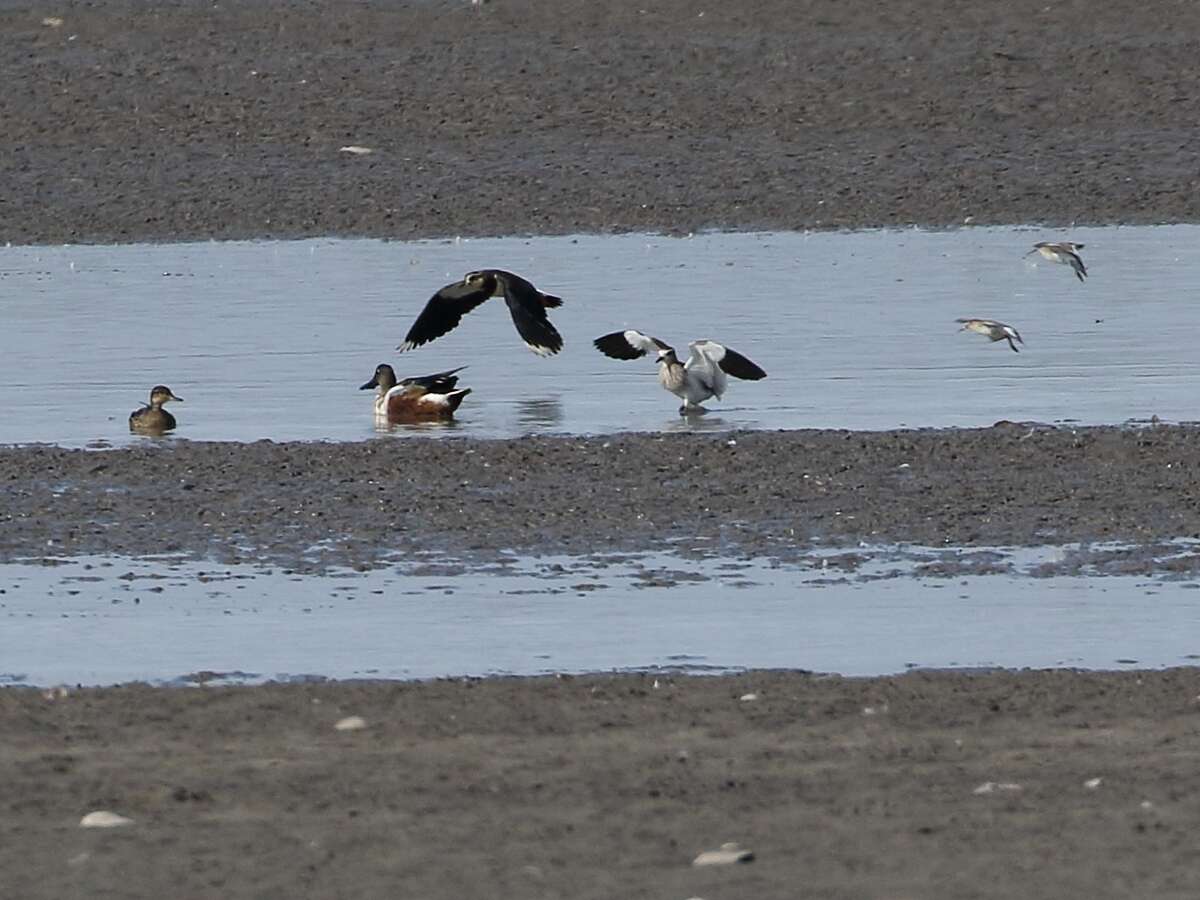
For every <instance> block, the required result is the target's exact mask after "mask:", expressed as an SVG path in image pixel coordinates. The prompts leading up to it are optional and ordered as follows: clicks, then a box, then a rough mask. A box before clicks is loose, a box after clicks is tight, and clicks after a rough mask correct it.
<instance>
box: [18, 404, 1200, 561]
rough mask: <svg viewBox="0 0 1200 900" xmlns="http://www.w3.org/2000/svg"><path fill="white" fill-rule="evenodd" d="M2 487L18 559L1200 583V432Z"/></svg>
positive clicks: (82, 473) (169, 443)
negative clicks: (814, 559)
mask: <svg viewBox="0 0 1200 900" xmlns="http://www.w3.org/2000/svg"><path fill="white" fill-rule="evenodd" d="M0 471H2V472H4V473H5V474H6V480H5V481H4V482H0V498H2V499H3V503H4V514H3V519H0V560H15V559H35V560H36V559H40V558H44V557H55V556H63V555H79V554H117V555H131V556H142V555H147V554H155V553H170V554H180V555H190V556H193V557H197V558H210V557H211V558H216V559H218V560H221V561H224V562H231V563H232V562H261V563H265V564H270V565H276V566H285V567H288V568H290V569H295V570H297V571H319V570H323V569H325V568H327V567H330V566H344V567H354V568H368V567H372V566H375V565H379V564H384V563H387V562H389V561H392V560H400V561H408V562H412V561H414V560H417V559H419V558H420V556H419V554H423V553H430V552H433V553H435V554H437V556H438V557H439V558H445V559H450V560H452V561H456V562H457V563H458V564H460V565H464V566H470V565H480V564H493V563H496V562H498V561H500V560H502V559H505V558H511V556H512V555H513V554H519V555H549V554H560V553H566V554H574V555H586V554H593V553H613V552H635V553H636V552H655V551H671V552H679V553H683V554H689V555H702V556H711V555H720V556H771V557H777V558H779V559H782V560H794V559H796V558H798V557H800V556H803V555H804V554H805V553H807V552H808V551H810V550H811V549H812V548H814V547H830V546H832V547H847V548H849V550H851V551H853V553H852V555H853V556H854V557H855V558H861V559H865V558H866V557H867V556H869V555H870V554H871V545H888V544H895V543H900V542H906V543H911V544H919V545H924V546H928V547H943V546H964V547H972V546H973V547H987V546H1001V545H1015V546H1034V545H1041V544H1065V543H1074V542H1085V543H1097V542H1100V543H1103V542H1121V543H1127V544H1130V545H1131V546H1130V547H1129V548H1128V549H1127V550H1124V551H1122V552H1120V553H1119V554H1117V555H1118V556H1119V558H1120V561H1121V568H1120V569H1110V571H1122V572H1124V573H1126V574H1138V573H1151V572H1161V571H1171V572H1175V573H1178V574H1186V573H1189V572H1194V571H1197V570H1200V555H1198V554H1184V555H1182V556H1176V557H1174V558H1172V559H1171V560H1170V561H1168V562H1163V561H1161V560H1160V559H1159V554H1160V552H1161V548H1160V546H1159V544H1160V542H1163V541H1167V540H1170V539H1172V538H1177V537H1200V504H1197V503H1196V502H1194V498H1195V497H1197V496H1200V484H1198V482H1197V479H1198V478H1200V474H1198V473H1200V431H1198V430H1196V429H1195V428H1190V427H1186V426H1147V427H1141V428H1134V427H1126V428H1111V427H1110V428H1081V429H1072V428H1049V427H1045V426H1035V425H1031V424H1025V425H1021V424H1015V423H1003V424H998V425H996V426H994V427H992V428H985V429H960V430H936V431H935V430H928V431H892V432H849V431H787V432H748V433H736V432H734V433H727V434H716V435H714V434H695V435H687V434H672V435H661V434H619V435H611V436H607V437H596V438H572V437H536V436H530V437H525V438H520V439H516V440H495V441H481V440H474V439H453V438H452V439H442V440H436V441H430V440H418V441H409V442H403V441H396V440H392V439H382V440H374V441H365V442H361V443H348V444H332V443H280V444H277V443H273V442H271V441H258V442H256V443H253V444H246V445H243V444H233V443H201V442H195V443H193V442H190V441H184V440H173V439H168V440H165V441H160V442H154V441H150V442H147V445H145V446H135V447H130V448H126V449H119V450H106V451H102V452H96V451H89V450H68V449H58V448H47V447H23V448H21V447H19V448H8V449H0ZM1085 559H1087V557H1083V556H1081V557H1078V558H1077V559H1076V560H1075V565H1078V564H1079V563H1081V562H1083V561H1084V560H1085ZM850 562H852V560H851V561H850ZM962 571H963V572H964V573H965V572H967V571H970V570H969V569H963V570H962ZM1055 573H1056V574H1073V573H1074V572H1073V570H1071V569H1069V568H1068V569H1061V568H1060V569H1056V570H1055ZM942 574H954V573H953V572H951V571H947V572H945V573H942ZM1046 574H1050V572H1049V571H1047V572H1046Z"/></svg>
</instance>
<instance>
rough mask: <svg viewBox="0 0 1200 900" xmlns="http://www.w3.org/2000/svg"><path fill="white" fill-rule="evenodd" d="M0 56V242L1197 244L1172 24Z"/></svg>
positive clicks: (1189, 86) (807, 8) (38, 43)
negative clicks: (1089, 233)
mask: <svg viewBox="0 0 1200 900" xmlns="http://www.w3.org/2000/svg"><path fill="white" fill-rule="evenodd" d="M48 15H49V16H58V17H60V18H61V19H62V24H61V25H60V26H58V27H52V26H47V25H44V24H42V20H43V18H44V17H46V16H48ZM0 33H3V34H4V35H5V40H4V42H3V43H2V44H0V66H2V69H0V70H2V71H3V72H4V75H5V81H6V83H7V84H9V85H10V86H11V87H10V89H8V90H6V91H4V92H3V93H2V94H0V120H2V121H3V122H4V129H3V132H2V133H0V149H2V150H3V152H0V179H2V180H3V183H4V185H5V190H4V192H3V196H0V242H3V241H12V242H17V243H31V242H60V241H68V242H108V241H131V240H178V239H197V238H198V239H208V238H259V237H297V236H302V235H331V234H334V235H369V236H373V237H396V238H417V237H432V236H440V235H458V234H462V235H505V234H514V233H517V234H520V233H538V234H546V233H572V232H604V231H621V230H649V231H654V230H663V231H668V232H680V231H693V230H697V229H702V228H725V229H739V230H744V229H804V228H830V227H844V226H878V225H907V224H912V223H919V224H923V225H955V224H959V223H961V222H963V221H964V220H965V219H967V218H968V217H971V218H972V219H973V220H974V221H975V222H978V223H1000V224H1011V223H1017V222H1047V223H1053V224H1057V225H1065V224H1069V223H1072V222H1078V223H1093V224H1095V223H1109V222H1140V223H1146V222H1183V221H1196V220H1197V219H1198V218H1200V191H1197V190H1196V188H1197V172H1198V171H1200V148H1198V147H1197V144H1196V142H1195V140H1194V139H1193V134H1192V123H1194V122H1196V121H1198V120H1200V68H1198V67H1197V66H1196V65H1195V61H1196V59H1198V58H1200V7H1197V6H1196V5H1195V4H1188V3H1176V4H1172V5H1171V7H1170V12H1169V14H1164V12H1163V10H1162V8H1160V7H1159V6H1158V5H1156V4H1144V3H1134V2H1130V0H1120V2H1113V3H1103V4H1096V3H1089V2H1084V0H1064V2H1058V3H1054V4H1047V3H1046V2H1044V0H1014V2H1009V3H987V2H986V0H946V2H942V3H936V4H933V5H931V4H929V3H927V2H923V0H894V2H889V3H886V4H877V3H867V2H862V0H857V2H833V0H823V2H813V3H807V4H803V5H802V6H797V5H796V4H795V3H793V2H790V0H748V2H744V3H742V2H739V3H736V4H734V3H718V4H704V3H695V2H690V0H665V2H656V3H643V4H636V3H613V2H602V3H597V2H594V0H558V2H554V3H544V2H532V0H495V2H491V3H487V4H484V5H483V6H482V7H481V8H479V9H478V10H475V9H472V7H471V5H470V4H469V3H467V2H465V0H445V2H438V0H430V2H414V3H405V4H400V3H384V2H361V3H352V4H305V3H295V2H286V0H285V2H279V0H262V2H255V3H252V4H196V3H187V2H179V0H176V2H168V3H160V4H156V5H155V6H154V7H153V9H147V7H146V6H145V4H143V3H137V2H133V0H103V2H99V3H91V4H70V5H69V6H67V7H65V8H61V9H52V8H50V7H46V6H43V5H28V4H24V3H12V2H7V3H2V4H0ZM353 146H357V147H362V148H366V149H370V150H372V151H373V152H372V153H370V154H366V155H356V154H353V153H349V152H345V151H343V150H342V149H341V148H343V147H353Z"/></svg>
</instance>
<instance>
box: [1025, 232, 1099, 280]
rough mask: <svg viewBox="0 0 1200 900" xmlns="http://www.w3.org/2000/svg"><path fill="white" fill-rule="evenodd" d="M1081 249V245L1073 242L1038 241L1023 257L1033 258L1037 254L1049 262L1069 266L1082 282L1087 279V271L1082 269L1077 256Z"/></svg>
mask: <svg viewBox="0 0 1200 900" xmlns="http://www.w3.org/2000/svg"><path fill="white" fill-rule="evenodd" d="M1082 249H1083V244H1077V243H1075V242H1074V241H1058V242H1051V241H1038V242H1037V243H1036V244H1034V245H1033V249H1032V250H1030V251H1029V252H1028V253H1026V254H1025V255H1026V256H1033V254H1035V253H1037V254H1040V255H1041V256H1042V257H1043V258H1044V259H1048V260H1050V261H1051V262H1056V263H1060V264H1061V265H1064V266H1070V267H1071V268H1072V269H1074V270H1075V277H1076V278H1078V279H1079V280H1080V281H1083V280H1084V279H1085V278H1087V269H1086V268H1085V267H1084V265H1083V260H1082V259H1081V258H1080V256H1079V251H1080V250H1082Z"/></svg>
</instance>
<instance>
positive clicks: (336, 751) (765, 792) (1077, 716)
mask: <svg viewBox="0 0 1200 900" xmlns="http://www.w3.org/2000/svg"><path fill="white" fill-rule="evenodd" d="M1198 693H1200V678H1198V677H1197V674H1196V672H1195V671H1194V670H1172V671H1167V672H1153V673H1124V674H1108V675H1104V674H1093V675H1087V676H1083V675H1079V674H1077V673H1072V672H1049V673H1046V672H1041V673H1038V672H1026V673H1013V674H1007V673H996V674H990V675H986V676H978V677H976V676H968V675H940V674H911V675H905V676H903V677H899V678H886V679H871V680H865V679H864V680H849V681H848V680H842V679H838V678H820V677H813V676H806V675H803V674H799V673H767V672H764V673H754V674H749V675H745V676H738V677H731V678H670V677H666V676H658V677H657V678H656V677H654V676H645V677H633V676H628V677H621V678H610V677H587V678H563V679H535V680H505V679H499V680H490V681H486V682H474V681H467V682H461V681H456V682H435V683H429V684H422V685H414V684H367V685H361V684H348V683H342V684H336V685H334V684H319V685H289V686H278V685H275V686H266V687H261V688H254V689H229V688H196V689H174V690H152V689H148V688H143V687H128V688H119V689H109V690H103V691H81V692H76V693H70V694H68V695H67V696H65V697H54V698H53V699H46V698H44V697H43V696H42V695H41V694H39V693H37V692H34V691H18V690H8V691H2V692H0V724H3V726H4V733H5V740H4V742H3V743H2V744H0V765H2V766H3V768H4V770H5V771H6V772H7V773H8V774H9V777H8V778H6V780H5V784H6V787H5V793H4V800H3V810H4V815H3V816H2V817H0V829H2V831H0V834H2V836H3V841H0V870H2V871H3V872H4V887H5V896H8V897H14V898H16V897H21V898H32V897H53V898H64V897H85V896H104V897H181V898H182V897H189V898H190V897H223V898H226V897H254V898H291V897H398V896H400V897H456V898H461V897H480V896H489V897H545V898H559V897H563V898H567V897H569V898H597V900H599V898H611V897H629V898H647V900H649V898H659V897H678V898H686V897H759V898H780V900H783V898H794V897H797V896H804V897H823V898H825V897H828V898H847V900H849V898H861V897H880V898H909V897H913V898H915V897H978V898H1005V900H1007V898H1012V897H1047V898H1049V897H1053V898H1060V900H1061V898H1108V897H1113V898H1116V897H1131V896H1135V897H1154V898H1190V897H1192V896H1194V894H1195V884H1194V877H1193V874H1194V873H1193V869H1194V866H1193V858H1194V851H1193V849H1192V847H1193V841H1192V836H1193V835H1194V832H1195V820H1196V814H1195V803H1194V799H1193V798H1194V796H1195V793H1196V791H1197V789H1198V787H1200V784H1198V782H1200V775H1198V774H1197V770H1196V765H1195V751H1194V740H1195V732H1196V720H1197V711H1198V709H1200V706H1198V705H1197V694H1198ZM748 695H752V696H753V697H754V698H755V699H746V698H747V697H748ZM352 715H356V716H361V717H362V718H363V719H364V721H365V723H366V725H367V727H366V728H365V729H364V730H360V731H349V732H338V731H336V730H335V729H334V724H335V723H336V722H338V721H340V720H341V719H343V718H344V717H348V716H352ZM1089 785H1090V786H1089ZM97 809H104V810H109V811H112V812H116V813H118V814H120V815H124V816H126V817H128V818H131V819H133V824H131V825H127V826H124V827H122V828H118V829H114V830H111V831H103V830H95V831H93V830H88V829H81V828H79V827H78V823H79V820H80V818H81V817H82V816H83V815H84V814H85V813H87V812H89V811H93V810H97ZM726 841H736V842H738V843H740V844H741V845H743V846H744V847H745V848H747V849H749V850H751V851H752V852H753V853H754V854H755V860H754V861H753V862H752V863H748V864H743V865H736V866H730V867H718V868H695V867H693V866H692V865H691V862H692V860H693V859H694V858H695V857H696V856H697V855H698V854H699V853H700V852H702V851H704V850H709V849H715V848H716V847H718V846H720V845H721V844H722V843H724V842H726Z"/></svg>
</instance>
